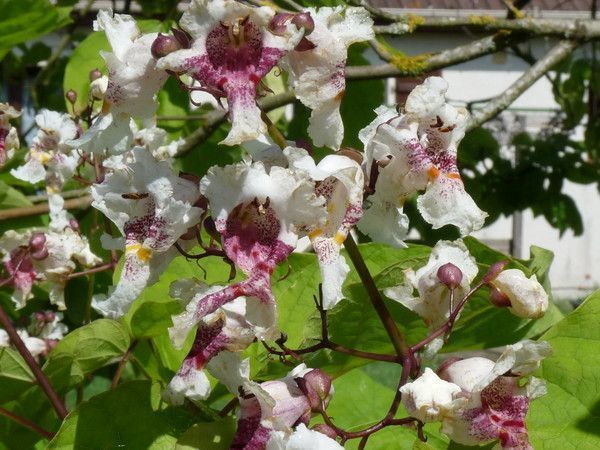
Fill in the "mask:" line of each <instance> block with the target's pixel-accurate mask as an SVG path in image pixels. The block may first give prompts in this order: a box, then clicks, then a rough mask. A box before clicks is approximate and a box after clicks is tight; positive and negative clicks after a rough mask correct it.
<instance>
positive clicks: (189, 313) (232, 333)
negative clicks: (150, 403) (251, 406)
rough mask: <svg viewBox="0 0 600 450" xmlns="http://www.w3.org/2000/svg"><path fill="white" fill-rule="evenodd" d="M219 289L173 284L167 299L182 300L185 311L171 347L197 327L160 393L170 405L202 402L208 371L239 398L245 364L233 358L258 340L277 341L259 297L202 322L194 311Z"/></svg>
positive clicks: (273, 319)
mask: <svg viewBox="0 0 600 450" xmlns="http://www.w3.org/2000/svg"><path fill="white" fill-rule="evenodd" d="M222 289H223V286H211V287H208V286H206V285H204V284H202V283H198V282H197V281H196V280H193V279H191V280H190V279H187V280H180V281H176V282H174V283H173V284H171V292H170V294H171V297H175V298H178V299H180V302H181V304H182V306H184V307H185V311H184V312H182V313H181V314H179V315H176V316H173V327H171V328H169V335H170V337H171V341H172V342H173V345H174V347H175V348H182V347H183V344H184V343H185V339H186V337H187V336H188V334H189V333H190V331H191V330H192V329H193V328H194V327H196V326H198V329H197V331H196V336H195V339H194V343H193V344H192V348H191V350H190V352H189V353H188V355H187V356H186V357H185V360H184V361H183V364H182V365H181V368H180V369H179V371H178V372H177V374H176V375H175V377H174V378H173V379H172V380H171V382H170V383H169V387H168V388H167V391H166V392H165V393H164V394H163V395H164V396H165V398H167V399H168V400H169V401H170V402H171V403H174V404H177V403H181V402H182V401H183V397H187V398H189V399H190V400H200V399H202V400H203V399H206V398H207V397H208V394H209V393H210V383H209V381H208V378H207V377H206V375H205V374H204V372H203V370H204V369H205V368H206V369H208V371H209V372H210V373H211V374H212V375H213V376H215V377H216V378H218V379H219V380H220V381H221V382H222V383H223V384H225V385H226V386H227V387H228V388H229V390H230V391H232V392H234V393H236V394H237V388H238V386H241V384H242V383H243V382H244V380H245V379H247V375H244V374H246V372H247V370H246V366H247V362H244V361H242V360H241V358H240V357H239V355H237V354H235V353H237V352H241V351H243V350H245V349H246V348H247V347H248V346H249V345H250V344H252V343H253V342H254V341H255V340H256V339H260V340H266V339H275V338H277V337H278V336H279V331H278V329H277V316H276V311H275V308H274V305H272V304H267V303H264V302H262V301H260V300H259V299H257V298H252V297H249V298H246V297H238V298H236V299H235V300H233V301H231V302H229V303H226V304H225V305H223V306H222V307H221V308H219V309H217V310H216V311H215V312H214V313H212V314H209V315H207V316H205V317H203V318H201V319H200V320H198V319H197V318H196V315H195V311H196V309H197V308H198V303H199V302H200V301H202V299H204V297H206V296H207V295H210V294H212V293H215V292H217V291H220V290H222Z"/></svg>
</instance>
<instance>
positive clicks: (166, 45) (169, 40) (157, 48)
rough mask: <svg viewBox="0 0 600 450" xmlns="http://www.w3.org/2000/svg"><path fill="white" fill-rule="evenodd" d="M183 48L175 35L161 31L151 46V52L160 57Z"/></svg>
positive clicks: (155, 56)
mask: <svg viewBox="0 0 600 450" xmlns="http://www.w3.org/2000/svg"><path fill="white" fill-rule="evenodd" d="M182 48H183V46H182V45H181V42H179V39H177V38H176V37H175V36H172V35H168V34H162V33H159V34H158V37H157V38H156V39H154V42H153V43H152V47H150V52H151V53H152V56H154V58H156V59H159V58H162V57H163V56H167V55H168V54H169V53H173V52H176V51H177V50H181V49H182Z"/></svg>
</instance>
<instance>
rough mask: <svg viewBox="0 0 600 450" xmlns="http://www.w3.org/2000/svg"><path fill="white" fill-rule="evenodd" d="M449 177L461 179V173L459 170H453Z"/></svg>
mask: <svg viewBox="0 0 600 450" xmlns="http://www.w3.org/2000/svg"><path fill="white" fill-rule="evenodd" d="M446 176H447V177H448V178H453V179H455V180H460V179H461V178H460V173H458V172H451V173H449V174H448V175H446Z"/></svg>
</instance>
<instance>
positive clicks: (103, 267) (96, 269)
mask: <svg viewBox="0 0 600 450" xmlns="http://www.w3.org/2000/svg"><path fill="white" fill-rule="evenodd" d="M115 266H116V263H114V262H112V261H111V262H109V263H106V264H102V265H100V266H96V267H92V268H91V269H87V270H82V271H81V272H74V273H72V274H70V275H69V277H68V278H69V280H70V279H72V278H77V277H83V276H86V275H91V274H93V273H98V272H103V271H105V270H110V269H114V268H115Z"/></svg>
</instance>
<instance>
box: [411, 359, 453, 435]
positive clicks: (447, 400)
mask: <svg viewBox="0 0 600 450" xmlns="http://www.w3.org/2000/svg"><path fill="white" fill-rule="evenodd" d="M400 392H401V393H402V403H403V404H404V407H405V408H406V411H407V412H408V414H409V415H411V416H413V417H416V418H417V419H419V420H420V421H422V422H425V423H427V422H437V421H441V420H442V418H443V417H444V416H445V415H446V414H448V413H449V412H450V411H452V410H454V409H456V408H457V407H458V405H460V401H457V394H459V393H460V392H461V388H460V387H458V386H457V385H456V384H454V383H449V382H447V381H444V380H442V379H441V378H440V377H438V376H437V375H436V374H435V372H434V371H433V370H431V369H430V368H426V369H425V372H424V373H423V374H422V375H421V376H420V377H419V378H417V379H416V380H415V381H413V382H412V383H407V384H405V385H404V386H402V387H401V388H400Z"/></svg>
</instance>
